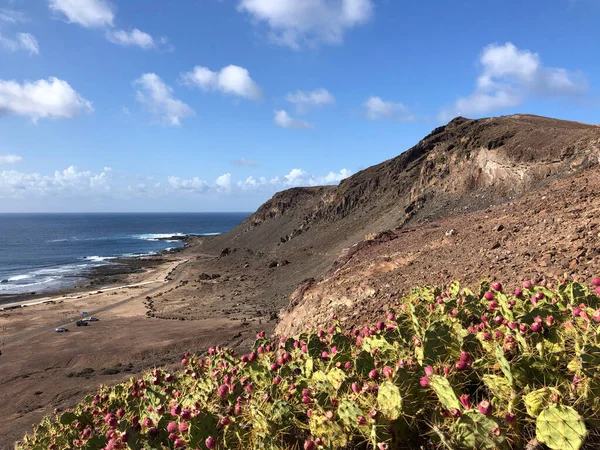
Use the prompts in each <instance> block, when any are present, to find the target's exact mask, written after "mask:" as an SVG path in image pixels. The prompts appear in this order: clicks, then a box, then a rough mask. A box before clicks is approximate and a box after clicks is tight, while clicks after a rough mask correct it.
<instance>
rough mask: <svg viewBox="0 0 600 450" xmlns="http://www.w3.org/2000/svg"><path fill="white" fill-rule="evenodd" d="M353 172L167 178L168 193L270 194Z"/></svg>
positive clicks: (328, 181)
mask: <svg viewBox="0 0 600 450" xmlns="http://www.w3.org/2000/svg"><path fill="white" fill-rule="evenodd" d="M350 175H352V172H351V171H349V170H348V169H342V170H340V171H339V172H333V171H331V172H329V173H328V174H327V175H324V176H314V175H311V174H310V173H308V172H306V171H305V170H302V169H292V170H291V171H290V172H289V173H288V174H287V175H283V176H281V177H280V176H276V177H274V178H271V179H267V177H259V178H254V177H252V176H249V177H247V178H245V179H243V180H238V181H234V179H233V176H232V175H231V174H230V173H226V174H224V175H221V176H220V177H218V178H217V179H216V180H215V182H214V183H213V184H210V183H207V182H206V181H203V180H201V179H200V178H198V177H195V178H193V179H189V180H186V179H182V178H179V177H169V179H168V180H169V186H170V188H169V190H168V192H171V193H173V192H180V193H186V192H187V193H196V194H197V193H218V194H227V195H238V194H242V193H252V192H254V193H258V192H259V193H262V194H266V195H269V194H272V193H274V192H276V191H278V190H282V189H288V188H291V187H298V186H323V185H334V184H338V183H339V182H340V181H341V180H343V179H344V178H348V177H349V176H350ZM143 188H144V189H142V188H140V187H139V186H138V187H136V186H131V187H130V190H135V191H143V190H145V189H146V186H145V185H144V187H143Z"/></svg>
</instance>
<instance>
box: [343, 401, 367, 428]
mask: <svg viewBox="0 0 600 450" xmlns="http://www.w3.org/2000/svg"><path fill="white" fill-rule="evenodd" d="M337 414H338V417H339V418H340V420H341V421H342V423H343V424H344V425H346V426H347V427H355V426H357V424H358V417H359V416H362V415H363V412H362V410H361V409H360V408H359V406H358V405H357V404H356V403H355V402H354V401H352V400H349V399H345V400H342V401H341V402H340V406H338V410H337Z"/></svg>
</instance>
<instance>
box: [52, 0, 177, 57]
mask: <svg viewBox="0 0 600 450" xmlns="http://www.w3.org/2000/svg"><path fill="white" fill-rule="evenodd" d="M48 3H49V6H50V9H51V10H52V11H54V12H55V13H57V14H59V15H60V16H63V17H64V18H66V19H67V21H68V22H70V23H76V24H79V25H81V26H83V27H85V28H104V29H106V30H107V31H106V34H105V36H106V39H107V40H108V41H109V42H112V43H113V44H117V45H121V46H123V47H140V48H142V49H144V50H150V49H154V48H158V46H159V44H162V45H166V44H167V41H166V38H160V39H158V40H156V39H155V38H153V37H152V36H151V35H150V34H148V33H146V32H144V31H141V30H139V29H137V28H134V29H132V30H131V31H126V30H119V29H113V27H114V22H115V17H116V14H115V9H114V7H113V5H112V4H111V3H110V2H109V1H107V0H48Z"/></svg>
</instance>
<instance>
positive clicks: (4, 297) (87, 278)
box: [0, 235, 193, 307]
mask: <svg viewBox="0 0 600 450" xmlns="http://www.w3.org/2000/svg"><path fill="white" fill-rule="evenodd" d="M192 238H193V236H189V235H185V236H171V237H166V238H158V239H157V240H160V241H178V242H182V243H183V244H184V245H183V247H178V248H173V249H168V250H163V251H162V252H160V253H157V254H156V255H144V256H136V257H128V258H117V259H113V260H111V261H110V263H109V264H104V265H99V266H94V267H92V268H91V269H90V270H89V272H86V273H81V274H74V275H68V276H66V277H65V278H75V279H79V280H80V281H79V282H77V283H75V284H74V285H72V286H69V287H66V288H64V289H57V290H50V291H43V292H39V293H38V292H30V293H23V294H0V307H2V305H3V304H8V303H14V302H20V301H23V302H25V301H31V300H37V299H40V298H44V297H48V296H52V297H58V296H63V297H66V296H68V295H73V294H77V293H80V292H86V291H89V290H96V289H99V288H109V287H111V286H116V285H119V284H123V283H125V282H126V281H127V279H128V278H129V277H131V276H134V275H139V274H143V273H144V272H146V271H148V270H150V269H153V268H156V267H157V266H159V265H161V264H164V263H166V262H168V261H170V260H169V256H170V255H176V254H178V253H179V252H181V251H182V250H184V249H185V248H188V247H189V245H190V242H191V241H192V240H193V239H192Z"/></svg>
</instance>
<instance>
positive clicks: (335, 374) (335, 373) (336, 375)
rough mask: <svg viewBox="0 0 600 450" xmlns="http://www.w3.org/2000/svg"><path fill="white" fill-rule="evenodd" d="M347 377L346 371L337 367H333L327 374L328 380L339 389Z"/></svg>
mask: <svg viewBox="0 0 600 450" xmlns="http://www.w3.org/2000/svg"><path fill="white" fill-rule="evenodd" d="M345 379H346V374H345V373H344V371H343V370H341V369H338V368H337V367H336V368H333V369H331V370H330V371H329V373H328V374H327V380H328V381H329V383H331V385H332V386H333V387H334V388H335V389H336V390H338V389H339V388H340V387H341V386H342V383H343V382H344V380H345Z"/></svg>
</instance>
